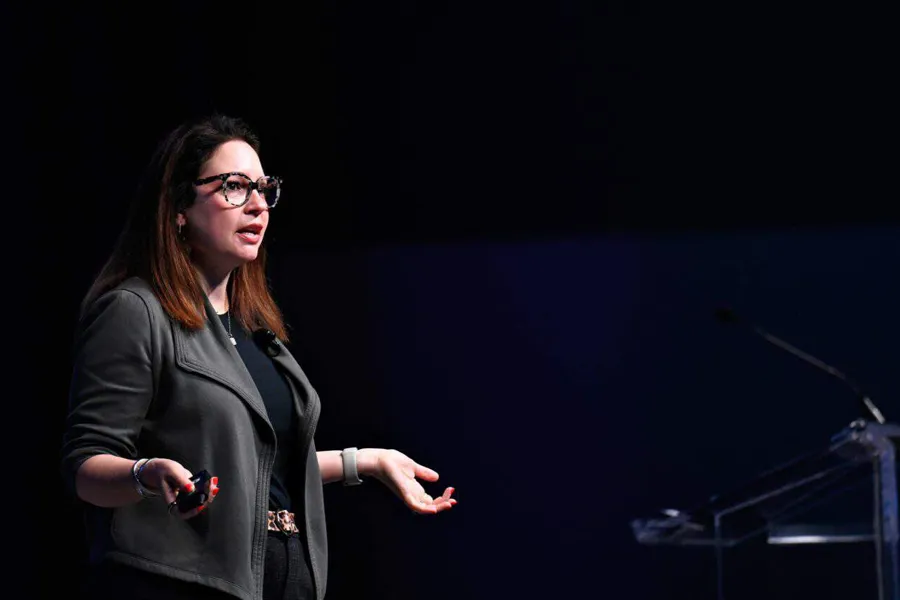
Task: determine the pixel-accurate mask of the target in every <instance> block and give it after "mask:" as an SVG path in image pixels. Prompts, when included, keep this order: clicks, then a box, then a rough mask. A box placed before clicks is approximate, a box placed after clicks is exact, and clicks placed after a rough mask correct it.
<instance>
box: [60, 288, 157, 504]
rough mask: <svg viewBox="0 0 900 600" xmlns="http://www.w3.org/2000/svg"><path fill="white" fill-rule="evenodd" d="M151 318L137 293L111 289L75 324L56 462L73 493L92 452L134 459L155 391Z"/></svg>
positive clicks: (69, 491) (72, 493) (67, 489)
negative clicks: (75, 329)
mask: <svg viewBox="0 0 900 600" xmlns="http://www.w3.org/2000/svg"><path fill="white" fill-rule="evenodd" d="M151 318H152V317H151V313H150V311H149V309H148V307H147V306H146V304H145V302H144V300H143V299H142V298H141V297H140V296H138V295H137V294H135V293H134V292H131V291H128V290H114V291H111V292H108V293H106V294H104V295H103V296H101V297H100V298H99V299H98V300H97V301H96V302H95V303H94V304H93V306H91V308H90V309H89V310H88V311H87V312H86V314H85V315H84V316H83V318H82V319H81V322H80V323H79V326H78V329H77V333H76V336H75V344H74V352H73V359H74V360H73V371H72V377H71V382H70V387H69V399H68V403H69V404H68V415H67V417H66V422H65V426H64V433H63V443H62V450H61V465H60V466H61V470H62V476H63V479H64V483H65V486H66V491H67V492H68V493H69V494H71V495H72V496H73V497H74V496H76V493H75V474H76V473H77V471H78V469H79V467H81V464H82V463H83V462H84V461H86V460H87V459H88V458H90V457H91V456H94V455H97V454H111V455H114V456H120V457H123V458H131V459H133V458H136V457H137V449H136V444H137V439H138V435H139V433H140V430H141V426H142V424H143V421H144V418H145V416H146V414H147V410H148V408H149V406H150V401H151V400H152V398H153V396H154V391H155V390H154V367H153V365H154V360H153V359H154V343H153V340H152V336H153V328H152V327H151Z"/></svg>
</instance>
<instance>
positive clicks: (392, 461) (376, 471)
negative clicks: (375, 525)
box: [368, 448, 456, 514]
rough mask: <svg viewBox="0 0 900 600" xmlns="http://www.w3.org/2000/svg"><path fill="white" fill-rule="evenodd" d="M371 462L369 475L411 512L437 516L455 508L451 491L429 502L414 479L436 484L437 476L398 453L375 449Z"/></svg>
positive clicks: (423, 489)
mask: <svg viewBox="0 0 900 600" xmlns="http://www.w3.org/2000/svg"><path fill="white" fill-rule="evenodd" d="M376 452H377V454H375V457H374V460H373V461H372V470H371V472H370V473H368V474H369V475H372V476H373V477H375V478H376V479H378V480H379V481H381V482H382V483H384V484H385V485H386V486H387V487H388V488H390V489H391V491H393V492H394V493H395V494H396V495H397V497H399V498H400V499H401V500H403V502H404V503H405V504H406V505H407V506H408V507H409V508H411V509H412V510H413V511H415V512H417V513H422V514H437V513H439V512H441V511H444V510H447V509H449V508H452V507H453V506H455V505H456V498H452V497H451V496H452V495H453V492H454V491H455V490H454V488H452V487H448V488H447V489H445V490H444V494H443V495H441V496H438V497H437V498H432V497H431V496H430V495H428V494H427V493H426V492H425V488H423V487H422V484H420V483H419V482H418V480H417V479H416V478H419V479H423V480H425V481H437V480H438V474H437V473H436V472H435V471H433V470H432V469H429V468H428V467H426V466H423V465H420V464H418V463H417V462H416V461H414V460H413V459H411V458H409V457H408V456H406V455H405V454H403V453H402V452H398V451H397V450H385V449H381V448H379V449H377V451H376Z"/></svg>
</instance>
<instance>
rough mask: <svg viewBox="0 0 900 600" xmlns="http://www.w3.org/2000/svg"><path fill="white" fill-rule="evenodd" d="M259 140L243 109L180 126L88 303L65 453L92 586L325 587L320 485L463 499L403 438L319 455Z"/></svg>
mask: <svg viewBox="0 0 900 600" xmlns="http://www.w3.org/2000/svg"><path fill="white" fill-rule="evenodd" d="M258 152H259V142H258V140H257V138H256V136H255V135H254V134H253V132H252V131H250V129H249V128H248V127H247V126H246V125H245V124H244V123H243V122H241V121H240V120H237V119H232V118H228V117H224V116H215V117H211V118H207V119H203V120H200V121H197V122H193V123H188V124H185V125H182V126H181V127H179V128H177V129H175V130H174V131H173V132H172V133H171V134H170V135H169V136H168V137H167V138H166V139H165V140H164V141H163V143H162V144H160V146H159V148H158V150H157V152H156V154H155V155H154V157H153V160H152V161H151V162H150V165H149V167H148V169H147V171H146V173H145V175H144V177H143V179H142V181H141V184H140V186H139V188H138V194H137V196H136V198H135V202H134V204H133V206H132V210H131V214H130V216H129V219H128V223H127V225H126V227H125V230H124V231H123V233H122V236H121V238H120V239H119V242H118V244H117V246H116V248H115V250H114V252H113V254H112V256H111V257H110V259H109V261H108V262H107V263H106V265H105V266H104V268H103V269H102V271H101V273H100V275H99V276H98V278H97V280H96V281H95V283H94V285H93V286H92V287H91V289H90V290H89V292H88V294H87V296H86V298H85V300H84V303H83V306H82V317H81V320H80V322H79V326H78V335H77V336H76V344H75V364H74V370H73V376H72V382H71V390H70V412H69V416H68V420H67V423H66V431H65V436H64V440H63V447H62V463H61V464H62V471H63V475H64V478H65V480H66V483H67V486H68V489H69V491H70V492H71V493H72V494H74V495H75V496H76V497H77V498H78V499H80V500H82V501H83V502H84V503H85V509H86V517H87V523H88V538H89V543H90V562H91V564H92V565H94V566H95V573H94V575H93V577H92V579H91V584H90V586H89V588H90V590H91V591H90V593H91V594H92V596H91V597H95V598H104V597H117V598H118V597H121V594H122V592H123V591H126V590H127V592H128V594H129V597H131V598H148V599H150V598H166V599H173V598H228V597H237V598H241V599H244V600H259V599H260V598H263V599H265V600H269V599H270V598H318V599H321V598H323V597H324V595H325V588H326V585H325V584H326V577H327V569H326V567H327V562H328V559H327V544H326V533H325V521H324V511H323V507H322V484H323V483H329V482H335V481H343V482H344V483H345V484H346V485H352V484H355V483H359V482H360V481H362V480H361V479H360V476H363V477H365V476H370V477H373V478H376V479H378V480H380V481H382V482H383V483H384V484H386V485H387V486H388V487H390V489H392V490H393V491H394V492H395V493H396V494H397V495H398V496H399V497H400V498H401V499H402V500H403V501H404V502H405V503H406V504H407V505H408V506H409V508H411V509H412V510H414V511H416V512H419V513H432V514H433V513H438V512H441V511H443V510H446V509H448V508H450V507H452V506H453V505H454V504H455V503H456V500H455V499H454V498H451V496H452V493H453V488H447V489H446V491H445V492H444V494H443V495H442V496H440V497H438V498H434V499H433V498H432V497H430V496H429V495H427V494H426V493H425V491H424V489H423V488H422V486H421V484H420V483H419V482H418V481H417V479H416V478H417V477H418V478H421V479H423V480H425V481H436V480H437V478H438V475H437V473H435V472H434V471H432V470H431V469H428V468H426V467H424V466H421V465H419V464H417V463H416V462H415V461H413V460H412V459H410V458H408V457H407V456H405V455H403V454H402V453H400V452H397V451H395V450H384V449H361V450H359V451H358V452H357V451H356V449H353V448H348V449H345V450H344V451H324V452H319V451H316V447H315V443H314V441H313V438H314V434H315V429H316V424H317V422H318V417H319V409H320V403H319V398H318V396H317V394H316V392H315V390H314V389H313V387H312V386H311V385H310V383H309V381H308V380H307V378H306V376H305V375H304V373H303V371H302V369H301V368H300V366H299V365H298V364H297V362H296V361H295V360H294V359H293V357H292V356H291V354H290V352H289V351H288V350H287V348H285V346H284V343H283V342H284V341H286V340H287V339H288V336H287V333H286V331H285V326H284V323H283V320H282V315H281V312H280V310H279V309H278V307H277V305H276V304H275V302H274V301H273V299H272V297H271V295H270V294H269V291H268V289H267V279H266V274H265V251H264V246H263V239H264V237H265V232H266V227H267V226H268V222H269V215H270V211H271V209H273V208H274V207H275V206H276V205H277V203H278V202H279V200H280V193H281V182H280V180H279V179H277V178H275V177H272V176H268V175H265V172H264V171H263V168H262V165H261V163H260V159H259V155H258ZM202 472H205V473H208V474H209V475H210V476H211V477H210V478H208V479H207V480H204V481H200V480H198V481H197V483H196V484H195V483H193V482H192V477H195V476H197V475H198V474H201V473H202ZM197 485H200V486H201V489H197ZM191 499H195V500H197V502H198V504H197V505H196V506H194V507H190V506H182V505H181V504H180V501H185V500H191ZM183 508H184V512H183V511H182V509H183Z"/></svg>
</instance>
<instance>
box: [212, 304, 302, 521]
mask: <svg viewBox="0 0 900 600" xmlns="http://www.w3.org/2000/svg"><path fill="white" fill-rule="evenodd" d="M219 318H220V319H221V320H222V326H223V327H224V328H225V331H228V313H227V312H226V313H224V314H221V315H219ZM231 333H232V334H234V339H235V340H236V341H237V345H236V348H237V351H238V354H240V355H241V358H242V359H243V360H244V365H246V367H247V370H248V371H249V372H250V376H251V377H253V381H254V383H256V387H257V389H259V393H260V395H261V396H262V399H263V402H264V403H265V405H266V412H267V413H268V415H269V422H271V423H272V427H273V428H274V429H275V436H276V437H277V440H278V441H277V444H278V446H277V451H276V453H275V464H274V465H273V467H272V481H271V487H270V492H269V509H270V510H281V509H284V510H293V509H292V508H291V497H290V494H289V493H288V489H289V487H288V477H289V476H290V472H291V471H290V464H291V461H292V460H293V450H294V447H295V445H296V436H295V431H296V427H297V414H296V411H295V410H294V403H293V400H292V398H291V389H290V387H288V383H287V381H286V380H285V378H284V375H283V374H282V373H281V372H280V371H279V370H278V368H277V367H276V366H275V363H274V362H272V359H271V358H269V357H268V356H267V355H266V353H265V352H264V351H263V350H262V349H261V348H260V347H259V346H257V345H256V343H255V342H254V341H253V338H252V337H251V335H250V333H248V332H247V331H245V330H244V328H243V327H241V326H240V324H238V323H237V322H235V320H234V319H232V321H231Z"/></svg>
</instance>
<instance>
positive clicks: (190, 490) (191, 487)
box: [184, 483, 194, 494]
mask: <svg viewBox="0 0 900 600" xmlns="http://www.w3.org/2000/svg"><path fill="white" fill-rule="evenodd" d="M184 491H186V492H187V493H188V494H193V493H194V484H193V483H186V484H184Z"/></svg>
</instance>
